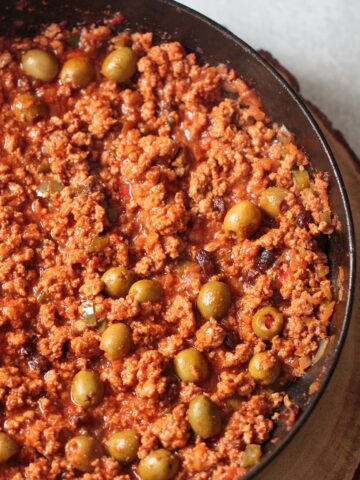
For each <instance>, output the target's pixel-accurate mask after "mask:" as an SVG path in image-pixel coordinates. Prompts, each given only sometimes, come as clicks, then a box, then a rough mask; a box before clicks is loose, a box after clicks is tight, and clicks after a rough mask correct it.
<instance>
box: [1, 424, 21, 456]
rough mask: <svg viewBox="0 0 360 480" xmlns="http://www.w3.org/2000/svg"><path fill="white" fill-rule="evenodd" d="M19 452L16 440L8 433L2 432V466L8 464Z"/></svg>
mask: <svg viewBox="0 0 360 480" xmlns="http://www.w3.org/2000/svg"><path fill="white" fill-rule="evenodd" d="M18 451H19V447H18V445H17V443H16V442H15V440H14V439H13V438H11V437H10V435H8V434H7V433H5V432H0V464H2V463H6V462H7V461H8V460H9V459H10V458H11V457H13V456H14V455H16V454H17V453H18Z"/></svg>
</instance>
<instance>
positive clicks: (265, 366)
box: [249, 351, 281, 385]
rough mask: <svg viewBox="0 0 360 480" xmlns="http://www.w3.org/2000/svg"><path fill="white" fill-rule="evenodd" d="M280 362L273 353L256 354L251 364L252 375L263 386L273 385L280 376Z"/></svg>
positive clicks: (250, 371)
mask: <svg viewBox="0 0 360 480" xmlns="http://www.w3.org/2000/svg"><path fill="white" fill-rule="evenodd" d="M280 370H281V367H280V362H279V360H278V358H277V357H276V356H275V355H274V354H273V353H271V352H269V351H267V352H260V353H255V355H253V357H252V358H251V360H250V362H249V373H250V375H251V376H252V377H253V378H254V379H255V380H256V381H257V382H259V383H261V384H262V385H271V384H272V383H274V382H275V381H276V380H277V378H278V376H279V375H280Z"/></svg>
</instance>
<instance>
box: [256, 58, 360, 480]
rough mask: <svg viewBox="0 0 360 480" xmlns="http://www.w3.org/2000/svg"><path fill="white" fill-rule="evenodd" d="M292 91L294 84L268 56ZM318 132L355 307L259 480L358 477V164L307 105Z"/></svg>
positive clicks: (353, 479)
mask: <svg viewBox="0 0 360 480" xmlns="http://www.w3.org/2000/svg"><path fill="white" fill-rule="evenodd" d="M261 53H262V54H263V56H264V57H265V58H266V59H267V60H268V61H270V62H271V63H273V64H274V66H275V67H276V68H277V69H278V70H279V71H280V73H281V74H282V75H283V76H284V77H285V78H286V80H287V81H288V82H289V83H291V84H292V85H293V87H294V88H295V89H296V90H299V86H298V84H297V82H296V80H295V79H294V78H293V77H292V76H291V74H290V73H289V72H287V71H286V70H285V69H284V68H283V67H281V65H279V64H278V62H276V60H274V59H273V58H272V57H271V55H269V54H268V53H267V52H261ZM308 105H309V106H310V109H311V110H312V112H313V113H314V116H315V117H316V119H317V121H318V123H319V125H320V127H321V128H322V130H323V132H324V134H325V136H326V138H327V140H328V142H329V144H330V146H331V148H332V150H333V153H334V155H335V157H336V160H337V163H338V165H339V167H340V170H341V173H342V176H343V179H344V181H345V184H346V187H347V192H348V194H349V197H350V203H351V208H352V213H353V218H354V224H355V229H356V238H357V245H358V246H359V247H358V252H357V265H358V273H357V278H356V280H357V281H356V283H357V285H356V291H355V303H354V308H353V315H352V320H351V324H350V329H349V333H348V336H347V339H346V343H345V347H344V349H343V352H342V354H341V357H340V360H339V363H338V365H337V367H336V370H335V373H334V375H333V377H332V379H331V381H330V384H329V385H328V387H327V389H326V391H325V393H324V395H323V396H322V398H321V400H320V402H319V404H318V405H317V407H316V408H315V411H314V412H313V413H312V414H311V416H310V418H309V419H308V421H307V422H306V424H305V426H304V427H303V428H302V429H301V431H300V432H299V433H298V435H297V436H296V437H295V438H294V440H293V441H292V442H291V443H290V445H288V446H287V447H286V448H285V449H284V450H283V452H282V453H281V454H280V455H279V457H278V458H277V459H276V460H274V461H273V462H272V463H271V465H270V466H268V467H267V468H266V470H265V471H264V472H263V473H262V474H260V475H259V476H258V477H257V479H259V480H359V479H360V285H359V284H360V274H359V273H360V243H359V239H360V162H359V160H358V159H357V158H356V155H355V153H354V152H352V151H351V149H350V147H349V146H348V145H347V143H346V141H345V139H344V138H343V136H342V134H341V133H340V132H339V131H336V130H334V129H333V128H332V126H331V123H330V122H329V120H328V119H326V117H325V116H324V115H323V114H322V113H321V112H319V110H318V109H317V108H316V107H315V106H314V105H311V104H309V103H308Z"/></svg>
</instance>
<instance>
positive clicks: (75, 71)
mask: <svg viewBox="0 0 360 480" xmlns="http://www.w3.org/2000/svg"><path fill="white" fill-rule="evenodd" d="M94 76H95V68H94V65H93V64H92V62H91V61H90V60H89V59H88V58H87V57H74V58H70V59H69V60H67V61H66V62H65V63H64V65H63V67H62V69H61V72H60V80H61V82H62V83H70V84H71V85H73V86H75V87H86V85H88V84H89V83H90V82H91V81H92V80H93V78H94Z"/></svg>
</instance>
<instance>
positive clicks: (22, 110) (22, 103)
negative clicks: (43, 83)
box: [12, 93, 48, 123]
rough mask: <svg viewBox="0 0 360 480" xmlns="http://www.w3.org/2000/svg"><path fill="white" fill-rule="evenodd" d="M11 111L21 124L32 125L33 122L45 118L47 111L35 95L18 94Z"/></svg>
mask: <svg viewBox="0 0 360 480" xmlns="http://www.w3.org/2000/svg"><path fill="white" fill-rule="evenodd" d="M12 111H13V112H14V115H15V117H16V118H17V119H18V120H20V121H21V122H24V123H32V122H34V121H35V120H39V119H41V118H44V117H46V115H47V112H48V109H47V106H46V105H45V104H44V103H43V102H42V101H41V100H40V98H38V97H37V96H36V95H32V94H31V93H19V94H18V95H16V97H15V98H14V101H13V104H12Z"/></svg>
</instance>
